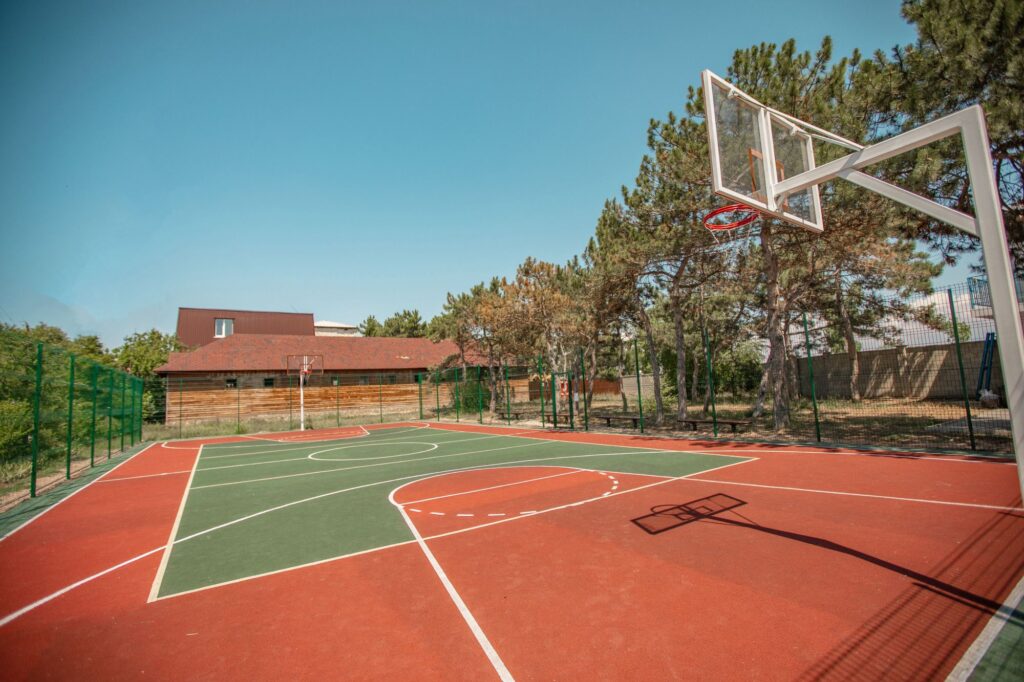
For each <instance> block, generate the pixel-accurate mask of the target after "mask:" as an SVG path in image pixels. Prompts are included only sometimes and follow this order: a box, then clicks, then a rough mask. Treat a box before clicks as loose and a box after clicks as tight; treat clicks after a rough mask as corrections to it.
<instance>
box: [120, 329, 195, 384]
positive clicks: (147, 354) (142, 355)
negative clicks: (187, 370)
mask: <svg viewBox="0 0 1024 682" xmlns="http://www.w3.org/2000/svg"><path fill="white" fill-rule="evenodd" d="M184 348H185V347H184V346H183V345H182V344H181V342H179V341H178V338H177V337H176V336H175V335H174V334H164V333H162V332H160V331H159V330H157V329H150V330H149V331H148V332H138V333H135V334H131V335H129V336H126V337H125V339H124V343H123V344H122V345H121V346H120V347H118V348H116V349H115V350H114V356H115V357H116V358H117V365H118V367H120V368H121V369H123V370H124V371H126V372H130V373H131V374H134V375H135V376H139V377H150V376H154V372H153V370H154V369H156V368H157V367H159V366H160V365H163V364H165V363H166V362H167V358H168V356H169V355H170V354H171V353H172V352H177V351H182V350H184Z"/></svg>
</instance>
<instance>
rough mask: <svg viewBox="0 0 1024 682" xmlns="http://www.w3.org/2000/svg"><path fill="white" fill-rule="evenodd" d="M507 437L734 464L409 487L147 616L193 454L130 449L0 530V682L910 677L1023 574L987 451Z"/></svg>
mask: <svg viewBox="0 0 1024 682" xmlns="http://www.w3.org/2000/svg"><path fill="white" fill-rule="evenodd" d="M431 428H445V429H447V430H449V431H451V430H456V429H453V428H449V427H437V426H436V425H435V426H432V427H431ZM457 430H461V431H474V432H476V431H479V432H484V433H496V434H497V433H516V434H521V433H522V431H521V430H518V431H507V430H501V429H494V428H484V427H459V428H458V429H457ZM347 435H348V434H343V433H339V434H335V435H334V436H333V437H335V438H337V437H343V436H346V437H347ZM353 435H354V434H353ZM524 435H525V436H528V437H530V438H541V439H547V438H550V439H557V440H565V439H573V440H579V441H581V442H589V443H595V444H597V443H600V444H606V445H607V444H612V445H617V446H622V447H629V446H639V447H646V448H657V449H662V450H676V449H678V450H681V451H694V452H728V453H731V454H737V455H742V456H746V457H751V458H754V459H751V460H750V461H748V462H744V463H742V464H738V465H736V466H729V467H726V468H721V469H716V470H711V471H705V472H703V473H699V474H695V475H691V476H688V477H684V478H674V479H666V478H661V477H656V476H645V475H639V474H621V473H616V472H614V471H604V470H599V471H587V470H579V469H573V468H570V467H559V466H517V467H507V468H500V469H487V468H483V469H477V470H472V471H460V472H456V473H450V474H443V475H439V476H432V477H427V478H423V479H420V480H415V481H412V482H409V483H406V484H404V485H402V486H401V487H398V488H397V489H396V490H395V491H394V493H393V499H394V501H395V502H396V503H397V504H398V505H401V510H402V512H404V515H405V517H406V518H407V519H408V520H409V523H411V524H412V525H413V527H414V528H415V530H416V532H417V533H418V534H419V536H421V537H423V538H425V539H424V540H423V541H422V543H418V542H417V541H416V540H415V539H413V538H412V537H410V540H409V542H408V543H406V544H400V545H397V546H392V547H388V548H382V549H379V550H373V551H370V552H367V553H364V554H360V555H358V556H350V557H346V558H343V559H338V560H333V561H327V562H323V563H319V564H316V565H311V566H305V567H300V568H295V569H291V570H286V571H282V572H278V573H274V574H271V575H267V576H262V577H256V578H252V579H247V580H242V581H240V582H236V583H232V584H226V585H221V586H217V587H214V588H210V589H204V590H200V591H198V592H193V593H188V594H182V595H179V596H175V597H171V598H166V599H160V600H158V601H153V602H150V601H148V598H149V593H150V589H151V586H152V584H153V581H154V575H155V574H156V572H157V571H158V569H159V566H160V561H161V552H160V551H158V550H160V549H162V547H163V546H164V545H165V544H166V543H167V542H168V538H169V537H170V535H171V532H172V528H173V526H174V523H175V519H176V518H177V515H178V510H179V507H180V506H181V502H182V496H183V494H184V492H185V489H186V485H187V479H188V474H189V472H190V471H191V468H192V466H193V464H194V462H195V459H196V457H197V455H198V452H199V444H200V442H199V441H194V442H188V443H184V442H179V443H170V444H168V445H167V446H162V445H153V446H150V447H149V448H147V449H146V450H144V451H143V452H141V453H140V454H138V455H136V456H135V457H134V458H132V459H130V460H128V461H126V462H125V463H124V464H122V465H121V466H120V467H118V468H116V469H114V470H113V471H111V472H109V473H108V474H107V475H106V476H104V478H103V479H100V482H96V483H93V484H92V485H90V486H89V487H87V488H85V489H84V490H82V491H81V492H79V493H77V494H76V495H74V496H72V497H71V498H69V499H68V500H66V501H65V502H63V503H62V504H59V505H57V506H56V507H54V508H52V509H51V510H50V511H49V512H47V513H45V514H43V515H42V516H41V517H39V518H37V519H36V520H35V521H33V522H32V523H30V524H29V525H27V526H25V527H24V528H22V529H20V530H18V531H16V532H14V533H13V534H11V535H10V536H8V537H7V538H5V539H3V540H2V541H0V585H2V586H3V587H2V588H0V618H3V619H5V622H4V624H2V625H0V661H2V664H3V670H4V679H9V680H21V679H26V680H27V679H112V678H117V679H121V678H142V677H145V678H149V679H218V680H223V679H245V680H251V679H325V678H326V679H467V680H470V679H472V680H480V679H495V678H497V677H498V672H497V670H496V665H495V660H499V661H500V664H501V665H502V666H504V667H505V668H507V670H508V673H509V675H510V677H511V678H514V679H521V680H543V679H613V680H616V679H621V680H635V679H707V678H710V677H720V678H758V679H778V680H790V679H821V678H836V679H838V678H843V679H849V678H852V677H859V678H865V679H867V678H870V679H879V678H885V679H907V680H911V679H914V680H919V679H936V678H942V677H944V676H945V675H946V674H947V673H948V672H949V671H950V670H951V669H952V668H953V667H954V666H955V665H956V664H957V662H958V661H959V660H960V658H961V657H962V655H963V654H964V652H965V651H966V650H967V648H968V647H969V646H970V645H971V644H972V642H974V640H975V638H976V637H977V636H978V634H979V633H980V632H981V630H982V628H984V626H985V625H986V623H987V622H988V621H989V619H990V618H991V616H992V614H993V613H995V612H996V610H997V609H999V608H1000V606H1001V605H1002V602H1003V600H1004V599H1006V598H1007V596H1008V594H1009V593H1010V591H1011V590H1012V589H1013V588H1014V586H1015V585H1016V584H1017V583H1018V581H1019V580H1020V579H1021V576H1022V574H1024V514H1022V512H1021V511H1020V497H1019V493H1018V490H1017V478H1016V472H1015V468H1014V466H1013V465H1012V464H1009V463H1007V462H1005V461H998V460H979V459H971V458H966V457H943V456H934V457H929V456H920V455H915V456H893V455H892V454H891V453H890V454H889V455H885V454H882V453H856V452H855V451H849V450H847V451H828V450H823V449H816V448H801V447H796V446H778V447H775V446H759V445H756V444H749V443H732V444H728V443H722V442H700V441H672V440H664V439H651V438H638V437H630V436H609V435H597V434H569V433H564V432H563V433H557V434H552V433H545V432H533V433H529V434H524ZM218 440H220V441H221V442H240V440H241V439H237V438H232V439H218ZM280 440H287V437H285V438H280ZM205 442H210V441H205ZM606 493H608V494H607V495H606ZM709 499H714V500H731V501H730V502H729V505H730V506H729V508H728V509H727V510H726V511H723V512H713V513H711V512H709V513H708V514H707V515H705V516H702V515H701V513H699V512H694V513H691V514H689V515H687V514H683V513H679V514H678V516H677V517H676V520H675V521H671V522H670V523H668V524H667V525H665V526H664V528H665V529H664V530H663V531H662V532H656V533H654V534H652V533H650V532H648V531H646V530H644V528H643V527H642V525H641V524H640V523H637V522H634V520H638V519H643V518H644V517H649V516H650V515H651V514H652V509H653V510H670V511H671V510H676V511H677V512H678V510H680V509H682V508H689V509H692V510H698V509H712V508H713V505H710V503H708V502H700V501H701V500H705V501H706V500H709ZM688 503H690V507H687V506H686V505H687V504H688ZM702 505H703V506H702ZM395 513H396V514H398V513H399V512H398V510H397V509H396V512H395ZM673 513H674V512H673ZM664 515H665V512H664V511H662V516H664ZM655 516H657V515H655ZM658 518H659V519H660V518H661V517H658ZM147 552H151V553H149V554H147ZM126 562H127V563H126ZM122 564H123V565H122ZM115 567H116V568H115ZM439 569H440V570H439ZM90 577H93V578H92V579H91V580H86V579H88V578H90ZM83 580H86V581H85V582H83V583H82V584H80V585H78V586H75V584H76V583H77V582H78V581H83ZM445 581H447V585H448V586H450V587H451V588H452V590H454V592H455V594H456V595H457V599H456V598H455V597H453V594H452V592H451V591H450V590H448V589H447V586H446V585H445ZM68 588H70V589H68ZM62 590H64V591H63V592H62ZM39 600H45V601H44V602H43V603H38V604H36V603H37V602H38V601H39ZM33 604H36V605H35V606H33ZM26 608H27V610H26ZM19 611H23V612H22V613H21V615H17V614H18V613H19ZM467 611H468V613H469V614H470V616H469V618H471V619H472V621H473V622H474V623H475V626H476V628H477V630H474V628H473V627H471V626H470V624H469V619H468V618H467V614H466V612H467ZM12 616H14V617H13V618H12ZM481 634H482V635H483V638H484V639H485V641H486V644H483V643H482V642H481V637H480V636H479V635H481ZM488 647H490V651H489V650H488Z"/></svg>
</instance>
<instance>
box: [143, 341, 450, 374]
mask: <svg viewBox="0 0 1024 682" xmlns="http://www.w3.org/2000/svg"><path fill="white" fill-rule="evenodd" d="M458 352H459V349H458V347H457V346H456V345H455V344H454V343H453V342H451V341H441V342H440V343H434V342H433V341H431V340H430V339H405V338H387V337H379V336H371V337H362V336H358V337H357V336H295V335H284V334H235V335H233V336H229V337H227V338H223V339H217V340H215V341H213V342H211V343H208V344H206V345H205V346H201V347H199V348H197V349H196V350H193V351H187V352H183V353H171V355H170V358H169V359H168V361H167V364H165V365H162V366H161V367H157V368H156V372H157V373H158V374H176V373H184V372H200V373H209V372H283V371H285V357H286V356H288V355H303V354H308V355H322V356H323V357H324V371H327V372H340V371H352V370H358V371H371V370H372V371H376V370H410V369H426V368H428V367H433V366H435V365H439V364H441V363H442V362H443V361H444V360H445V359H447V358H448V357H450V356H452V355H456V354H458Z"/></svg>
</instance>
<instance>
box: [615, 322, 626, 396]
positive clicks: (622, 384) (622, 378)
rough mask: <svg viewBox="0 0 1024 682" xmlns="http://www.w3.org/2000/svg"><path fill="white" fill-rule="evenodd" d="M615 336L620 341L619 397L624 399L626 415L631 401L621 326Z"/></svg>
mask: <svg viewBox="0 0 1024 682" xmlns="http://www.w3.org/2000/svg"><path fill="white" fill-rule="evenodd" d="M615 336H616V338H618V341H619V357H618V363H619V367H618V369H619V397H620V398H622V412H623V414H625V413H626V412H628V411H629V400H628V399H627V398H626V350H625V345H626V344H625V343H623V341H622V326H621V325H620V326H619V327H618V328H617V329H616V332H615Z"/></svg>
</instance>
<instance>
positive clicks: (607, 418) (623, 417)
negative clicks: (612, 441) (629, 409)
mask: <svg viewBox="0 0 1024 682" xmlns="http://www.w3.org/2000/svg"><path fill="white" fill-rule="evenodd" d="M590 418H591V419H603V420H604V423H605V424H606V425H607V426H608V427H609V428H611V426H612V422H621V423H626V424H631V425H632V426H633V428H634V429H638V428H640V415H638V414H592V415H590Z"/></svg>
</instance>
